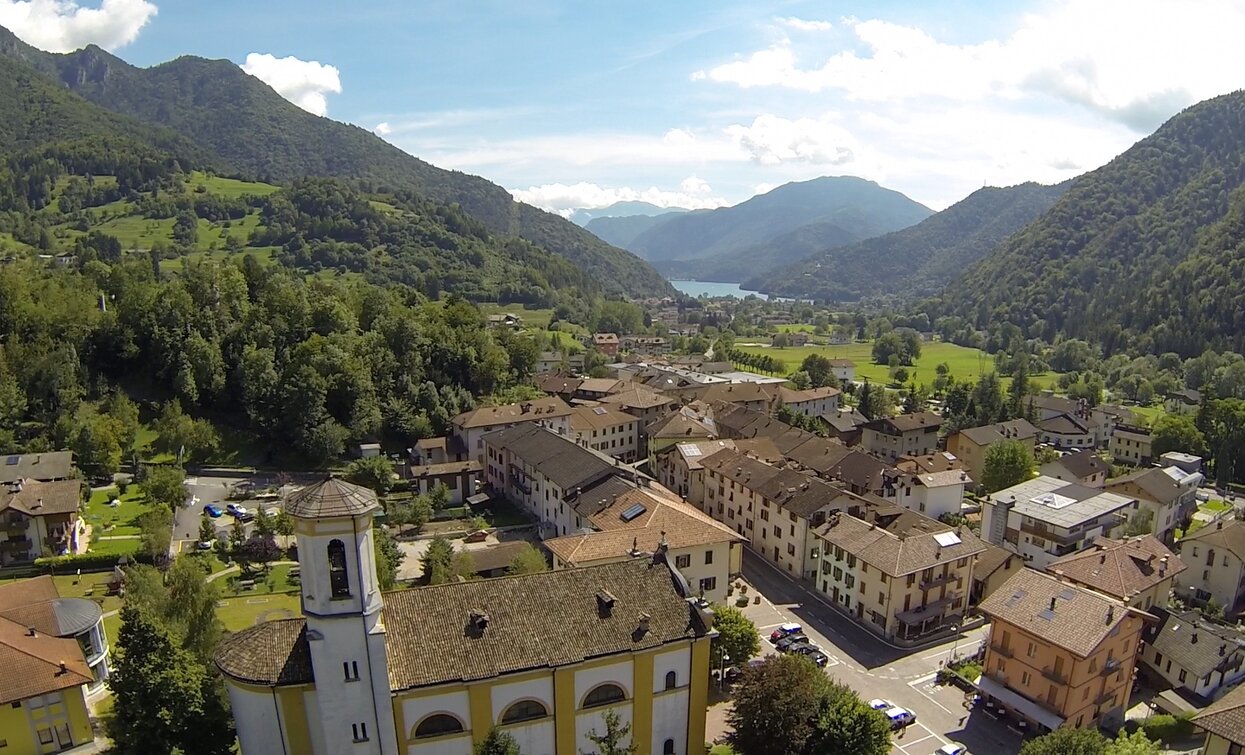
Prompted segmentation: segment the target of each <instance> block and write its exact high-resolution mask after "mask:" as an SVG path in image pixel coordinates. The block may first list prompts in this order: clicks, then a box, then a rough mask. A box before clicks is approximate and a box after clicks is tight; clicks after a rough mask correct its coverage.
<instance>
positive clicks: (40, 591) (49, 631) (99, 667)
mask: <svg viewBox="0 0 1245 755" xmlns="http://www.w3.org/2000/svg"><path fill="white" fill-rule="evenodd" d="M103 617H104V615H103V612H102V611H101V610H100V607H99V603H96V602H95V601H93V600H88V599H86V598H62V597H61V596H60V592H59V591H58V590H57V589H56V583H55V582H53V581H52V577H50V576H48V575H43V576H39V577H32V578H30V579H19V580H12V581H9V582H3V583H0V623H2V622H5V621H8V622H12V623H14V624H17V625H18V626H20V627H21V628H22V630H23V631H24V632H25V633H26V636H27V637H39V636H43V637H57V638H60V639H64V640H70V641H73V642H75V643H76V644H77V647H78V649H79V652H78V653H77V654H76V655H74V654H70V655H69V656H68V657H67V658H65V659H64V660H67V659H68V658H70V657H72V658H76V659H78V660H81V661H83V662H85V664H86V665H85V668H86V669H87V670H88V674H87V676H88V677H89V678H88V679H87V680H86V681H84V682H80V684H82V692H83V693H84V694H85V695H86V697H87V698H88V699H94V698H96V697H99V696H100V695H101V694H103V692H104V682H105V680H107V679H108V672H109V665H108V662H109V660H110V657H111V656H110V652H109V649H108V635H107V633H106V632H105V631H104V618H103ZM0 633H2V632H0ZM32 633H33V634H32ZM0 643H3V640H0ZM60 660H62V659H59V658H58V659H57V662H58V663H59V661H60ZM0 705H3V702H0ZM4 731H5V730H4V728H3V726H0V734H3V732H4ZM82 741H83V740H81V739H78V740H77V742H78V743H79V744H81V743H82ZM87 741H89V740H87Z"/></svg>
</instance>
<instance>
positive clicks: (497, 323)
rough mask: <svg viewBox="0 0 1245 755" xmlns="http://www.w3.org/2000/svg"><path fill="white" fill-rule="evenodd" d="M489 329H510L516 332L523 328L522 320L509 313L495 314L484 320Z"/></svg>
mask: <svg viewBox="0 0 1245 755" xmlns="http://www.w3.org/2000/svg"><path fill="white" fill-rule="evenodd" d="M485 323H487V324H488V326H489V327H490V328H510V329H512V330H518V329H519V328H521V327H523V318H522V317H520V316H518V315H516V314H512V313H510V312H497V313H494V314H491V315H489V316H488V317H487V318H485Z"/></svg>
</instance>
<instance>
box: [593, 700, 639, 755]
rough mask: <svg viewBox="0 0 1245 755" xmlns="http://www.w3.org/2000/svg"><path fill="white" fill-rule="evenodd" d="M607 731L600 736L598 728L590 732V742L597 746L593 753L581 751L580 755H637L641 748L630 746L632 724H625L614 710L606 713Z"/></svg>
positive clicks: (632, 744) (631, 744)
mask: <svg viewBox="0 0 1245 755" xmlns="http://www.w3.org/2000/svg"><path fill="white" fill-rule="evenodd" d="M603 718H604V719H605V731H604V732H602V733H600V734H598V733H597V730H596V727H595V726H594V727H593V728H591V729H589V730H588V733H587V734H586V735H585V736H587V738H588V741H590V742H592V743H593V744H594V745H596V749H595V750H593V751H592V752H585V751H583V750H580V751H579V752H580V755H635V754H636V753H637V752H639V748H638V747H637V746H636V745H635V744H634V743H630V744H628V740H629V739H630V738H631V724H625V723H623V722H622V719H620V718H619V717H618V714H617V713H615V712H614V711H613V710H607V711H605V715H604V716H603Z"/></svg>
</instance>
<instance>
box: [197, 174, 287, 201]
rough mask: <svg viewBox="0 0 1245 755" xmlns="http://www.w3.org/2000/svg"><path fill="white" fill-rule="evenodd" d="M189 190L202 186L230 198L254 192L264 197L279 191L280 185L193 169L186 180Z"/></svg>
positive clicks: (209, 191) (211, 192)
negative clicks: (213, 174)
mask: <svg viewBox="0 0 1245 755" xmlns="http://www.w3.org/2000/svg"><path fill="white" fill-rule="evenodd" d="M187 184H189V186H190V190H191V191H194V190H195V189H196V188H198V187H200V186H203V187H205V188H206V189H207V191H208V193H209V194H216V195H218V196H222V197H227V198H232V197H241V196H244V195H246V194H254V195H255V196H257V197H265V196H268V195H269V194H272V193H273V192H275V191H280V190H281V187H280V186H273V185H272V184H263V183H255V182H253V181H239V180H237V179H236V178H222V177H220V176H209V175H208V174H206V173H202V172H200V171H197V170H196V171H195V172H193V173H191V174H190V180H189V181H187Z"/></svg>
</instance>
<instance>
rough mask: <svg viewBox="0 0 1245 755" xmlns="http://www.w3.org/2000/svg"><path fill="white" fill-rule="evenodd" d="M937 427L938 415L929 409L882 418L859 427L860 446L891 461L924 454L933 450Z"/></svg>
mask: <svg viewBox="0 0 1245 755" xmlns="http://www.w3.org/2000/svg"><path fill="white" fill-rule="evenodd" d="M940 427H942V417H939V416H938V415H937V414H934V413H932V412H916V413H915V414H901V415H899V416H898V417H883V418H881V419H875V420H873V421H872V422H868V423H866V424H865V425H864V426H863V427H862V428H861V434H860V445H861V446H862V447H863V448H864V450H866V451H868V452H869V453H871V454H873V455H874V456H876V457H878V458H879V459H882V460H884V461H888V462H890V463H892V464H894V463H895V462H896V461H898V459H899V457H901V456H924V455H926V454H932V453H933V452H934V451H935V450H937V448H938V428H940Z"/></svg>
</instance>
